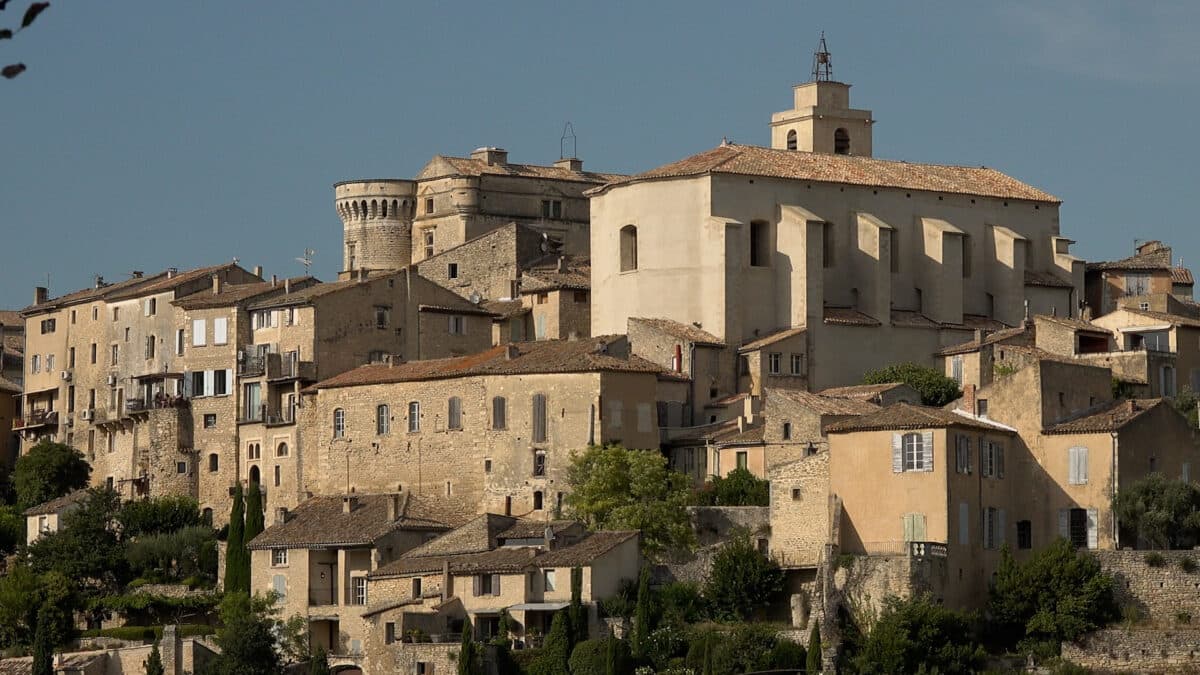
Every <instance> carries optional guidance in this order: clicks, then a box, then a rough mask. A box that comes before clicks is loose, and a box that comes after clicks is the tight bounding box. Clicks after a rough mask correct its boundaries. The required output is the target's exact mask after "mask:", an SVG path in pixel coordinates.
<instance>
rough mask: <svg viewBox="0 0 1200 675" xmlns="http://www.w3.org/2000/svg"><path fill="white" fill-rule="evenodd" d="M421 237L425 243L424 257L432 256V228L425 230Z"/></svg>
mask: <svg viewBox="0 0 1200 675" xmlns="http://www.w3.org/2000/svg"><path fill="white" fill-rule="evenodd" d="M431 201H432V200H431ZM421 237H422V241H423V242H424V244H425V257H426V258H431V257H433V230H425V232H424V234H422V235H421Z"/></svg>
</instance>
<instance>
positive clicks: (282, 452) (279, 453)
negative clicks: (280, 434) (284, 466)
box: [275, 443, 288, 457]
mask: <svg viewBox="0 0 1200 675" xmlns="http://www.w3.org/2000/svg"><path fill="white" fill-rule="evenodd" d="M275 456H276V457H287V456H288V444H287V443H280V444H279V445H277V446H275Z"/></svg>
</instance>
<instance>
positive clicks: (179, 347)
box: [175, 328, 184, 356]
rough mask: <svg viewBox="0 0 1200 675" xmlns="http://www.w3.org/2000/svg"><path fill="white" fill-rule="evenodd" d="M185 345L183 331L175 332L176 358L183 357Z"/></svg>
mask: <svg viewBox="0 0 1200 675" xmlns="http://www.w3.org/2000/svg"><path fill="white" fill-rule="evenodd" d="M183 344H184V336H183V329H182V328H180V329H179V330H177V331H175V355H176V356H183Z"/></svg>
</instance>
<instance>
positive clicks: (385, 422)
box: [375, 403, 392, 436]
mask: <svg viewBox="0 0 1200 675" xmlns="http://www.w3.org/2000/svg"><path fill="white" fill-rule="evenodd" d="M391 418H392V408H391V406H389V405H388V404H386V403H380V404H378V405H376V406H375V435H376V436H386V435H388V434H389V433H391V431H392V423H391Z"/></svg>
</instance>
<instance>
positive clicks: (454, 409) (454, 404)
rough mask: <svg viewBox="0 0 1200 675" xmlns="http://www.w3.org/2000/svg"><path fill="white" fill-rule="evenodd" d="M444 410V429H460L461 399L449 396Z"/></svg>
mask: <svg viewBox="0 0 1200 675" xmlns="http://www.w3.org/2000/svg"><path fill="white" fill-rule="evenodd" d="M446 408H447V410H446V427H447V428H449V429H461V428H462V399H461V398H459V397H457V396H451V397H450V401H449V402H448V403H447V405H446Z"/></svg>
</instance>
